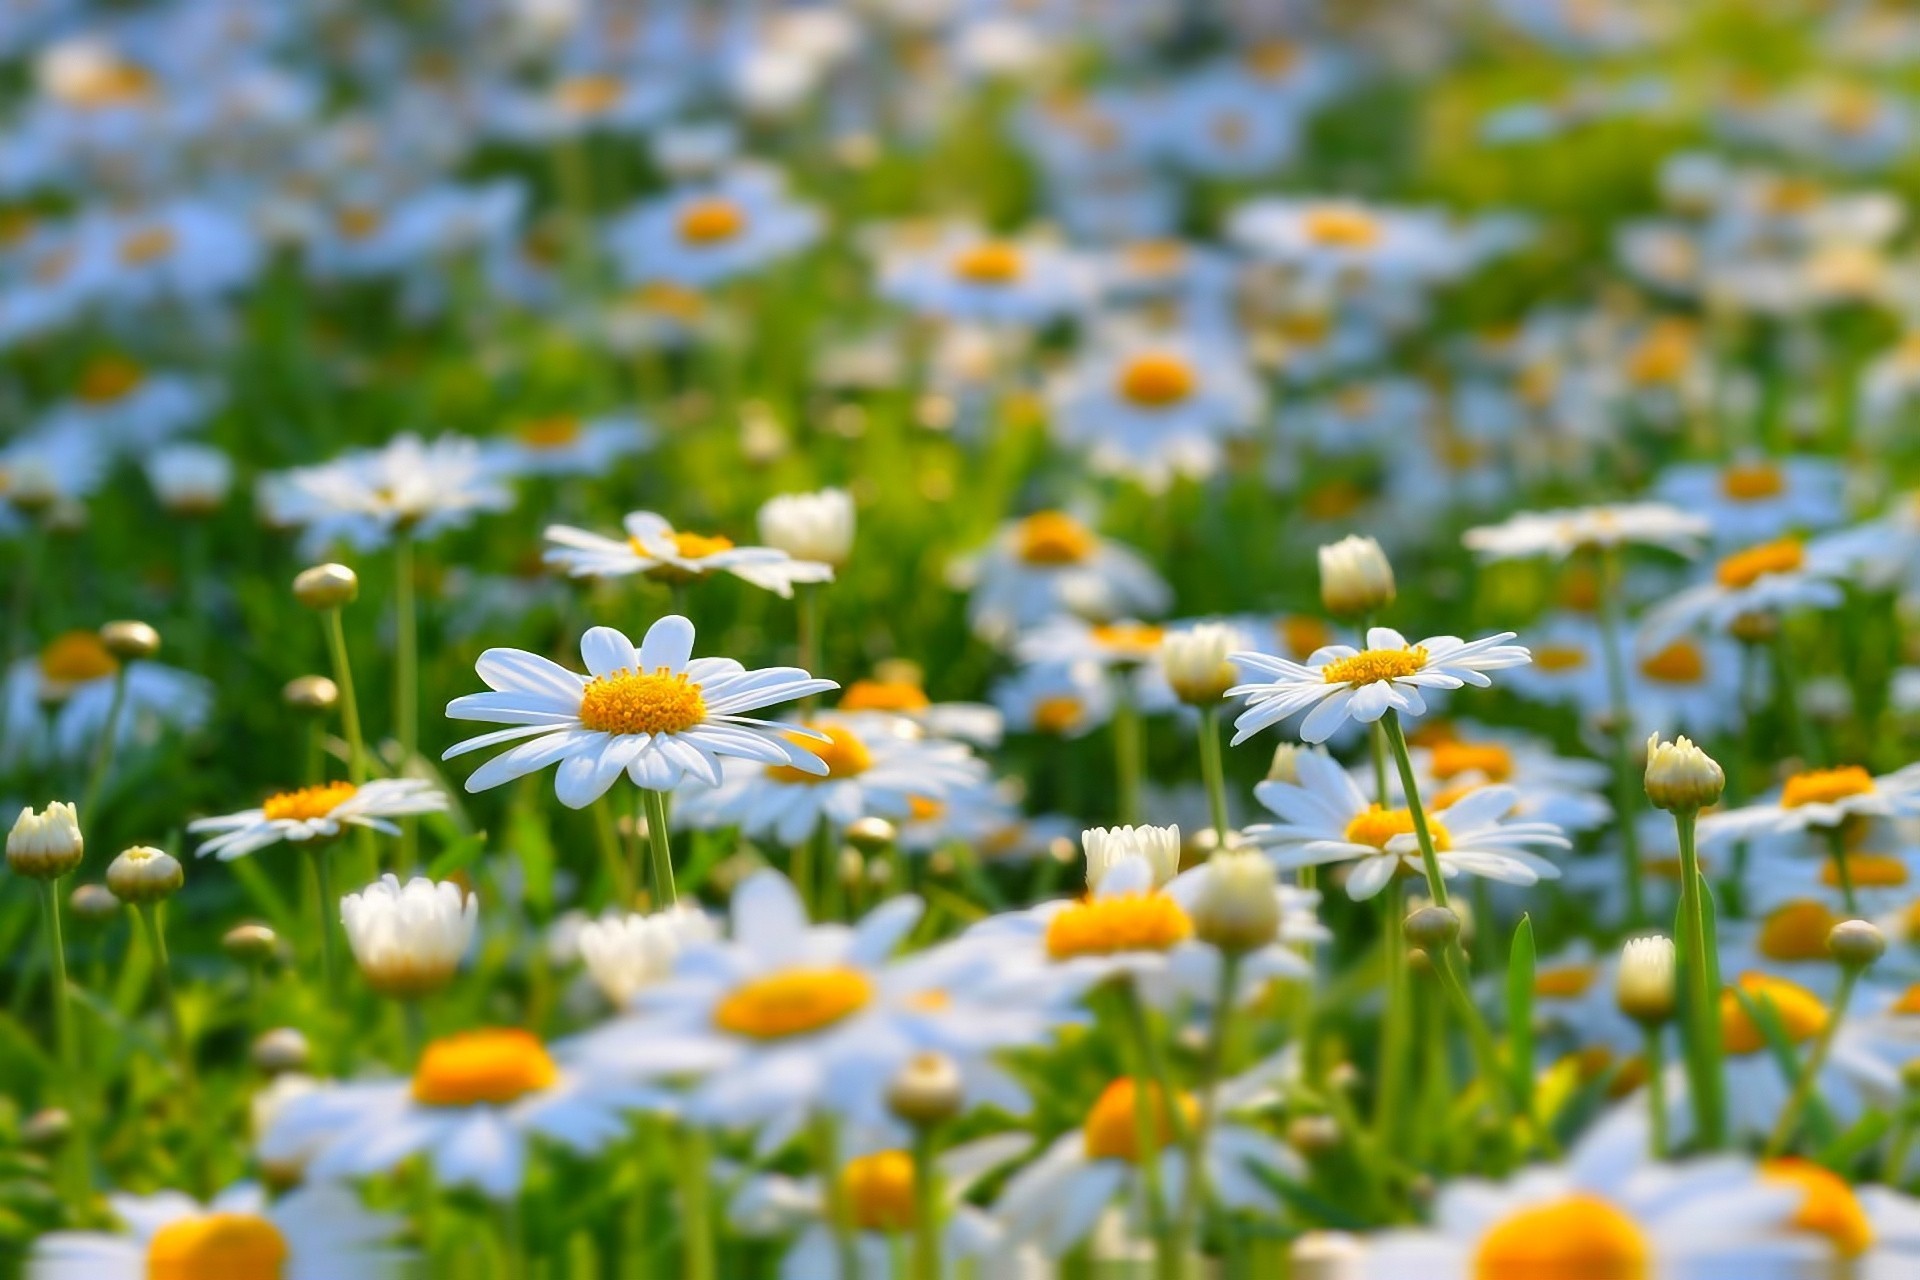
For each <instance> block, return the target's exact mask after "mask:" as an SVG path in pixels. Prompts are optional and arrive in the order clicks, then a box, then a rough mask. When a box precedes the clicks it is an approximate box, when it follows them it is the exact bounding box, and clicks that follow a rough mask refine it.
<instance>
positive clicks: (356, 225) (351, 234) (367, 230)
mask: <svg viewBox="0 0 1920 1280" xmlns="http://www.w3.org/2000/svg"><path fill="white" fill-rule="evenodd" d="M386 224H387V218H386V215H385V214H383V213H381V212H380V211H379V210H378V209H374V208H369V207H368V206H366V205H348V206H347V207H346V208H344V209H341V210H340V211H339V212H338V213H335V214H334V215H333V226H334V229H335V230H336V231H338V232H339V233H340V234H341V236H342V237H344V238H345V239H348V240H366V239H369V238H370V237H372V236H374V235H376V234H378V233H379V231H380V228H381V227H383V226H385V225H386Z"/></svg>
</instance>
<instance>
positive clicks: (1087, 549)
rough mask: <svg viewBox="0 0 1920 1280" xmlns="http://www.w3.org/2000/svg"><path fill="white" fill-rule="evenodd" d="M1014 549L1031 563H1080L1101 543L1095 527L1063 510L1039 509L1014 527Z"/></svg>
mask: <svg viewBox="0 0 1920 1280" xmlns="http://www.w3.org/2000/svg"><path fill="white" fill-rule="evenodd" d="M1013 543H1014V549H1015V552H1016V553H1017V554H1018V555H1019V557H1020V558H1021V559H1022V560H1024V561H1026V562H1027V563H1028V564H1049V565H1056V564H1079V563H1080V562H1081V561H1083V560H1085V559H1087V558H1088V557H1089V556H1091V555H1092V554H1093V551H1094V547H1095V546H1096V545H1098V544H1097V543H1096V541H1095V539H1094V536H1093V531H1092V530H1090V529H1088V528H1087V526H1085V525H1083V524H1081V523H1080V522H1079V521H1078V520H1075V519H1074V518H1073V517H1072V516H1070V515H1068V514H1067V513H1066V512H1064V511H1036V512H1034V513H1033V514H1032V515H1030V516H1028V517H1027V518H1026V519H1024V520H1022V521H1021V522H1020V524H1019V526H1018V527H1017V528H1016V529H1015V531H1014V538H1013Z"/></svg>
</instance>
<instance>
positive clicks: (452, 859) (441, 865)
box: [427, 831, 487, 880]
mask: <svg viewBox="0 0 1920 1280" xmlns="http://www.w3.org/2000/svg"><path fill="white" fill-rule="evenodd" d="M486 847H487V833H486V832H484V831H476V832H474V833H473V834H472V835H463V836H457V837H455V838H454V839H453V840H451V841H449V842H448V843H447V845H446V846H445V847H444V848H442V849H441V850H440V852H439V854H438V855H436V856H435V858H434V860H433V861H432V862H431V863H429V864H428V865H427V877H428V878H429V879H432V880H444V879H446V878H447V877H448V876H450V875H452V874H453V873H454V872H456V871H459V870H462V869H463V868H465V867H468V866H470V865H472V863H473V862H474V860H475V859H477V858H478V857H479V856H480V854H481V853H482V852H483V851H485V849H486Z"/></svg>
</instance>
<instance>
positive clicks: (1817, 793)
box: [1780, 764, 1873, 809]
mask: <svg viewBox="0 0 1920 1280" xmlns="http://www.w3.org/2000/svg"><path fill="white" fill-rule="evenodd" d="M1872 792H1873V775H1872V774H1870V773H1868V772H1867V771H1866V770H1865V769H1862V768H1861V767H1860V766H1859V765H1857V764H1849V765H1842V766H1840V767H1839V768H1838V769H1811V770H1809V771H1807V772H1806V773H1796V774H1794V775H1793V776H1792V777H1791V778H1788V779H1787V781H1786V785H1785V786H1783V787H1782V788H1781V789H1780V807H1781V808H1782V809H1798V808H1800V807H1801V806H1802V805H1809V804H1833V803H1835V802H1837V801H1840V800H1845V799H1846V798H1847V797H1848V796H1864V795H1870V794H1871V793H1872Z"/></svg>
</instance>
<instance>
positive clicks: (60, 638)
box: [40, 631, 120, 685]
mask: <svg viewBox="0 0 1920 1280" xmlns="http://www.w3.org/2000/svg"><path fill="white" fill-rule="evenodd" d="M119 669H120V660H119V659H118V658H116V657H114V656H113V655H112V654H111V653H108V652H107V646H106V644H105V643H104V642H103V641H102V640H101V639H100V636H99V634H98V633H97V632H93V631H65V632H62V633H61V634H59V635H57V636H55V637H54V638H53V639H52V640H50V641H48V642H47V647H46V648H44V649H42V650H41V651H40V674H41V675H42V676H44V677H45V678H46V680H47V682H48V683H49V684H56V685H72V684H87V683H89V682H91V681H94V680H104V679H106V678H107V677H108V676H110V675H112V674H113V673H114V672H116V671H118V670H119Z"/></svg>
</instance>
